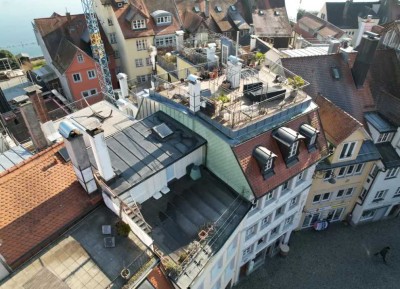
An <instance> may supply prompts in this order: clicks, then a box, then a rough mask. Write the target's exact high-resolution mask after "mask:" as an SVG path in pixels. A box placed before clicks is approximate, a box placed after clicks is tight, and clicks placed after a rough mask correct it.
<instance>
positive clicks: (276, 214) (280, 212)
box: [275, 205, 285, 220]
mask: <svg viewBox="0 0 400 289" xmlns="http://www.w3.org/2000/svg"><path fill="white" fill-rule="evenodd" d="M284 212H285V205H283V206H281V207H279V208H278V209H277V210H276V212H275V220H276V219H277V218H279V217H280V216H282V215H283V213H284Z"/></svg>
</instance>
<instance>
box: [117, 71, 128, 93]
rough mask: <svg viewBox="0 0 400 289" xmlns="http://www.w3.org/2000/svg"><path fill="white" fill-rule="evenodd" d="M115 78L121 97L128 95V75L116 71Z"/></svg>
mask: <svg viewBox="0 0 400 289" xmlns="http://www.w3.org/2000/svg"><path fill="white" fill-rule="evenodd" d="M117 78H118V81H119V87H120V88H121V94H122V97H123V98H125V97H128V95H129V88H128V75H126V74H125V73H118V74H117Z"/></svg>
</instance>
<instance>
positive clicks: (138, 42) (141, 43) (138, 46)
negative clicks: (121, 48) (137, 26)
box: [136, 39, 147, 51]
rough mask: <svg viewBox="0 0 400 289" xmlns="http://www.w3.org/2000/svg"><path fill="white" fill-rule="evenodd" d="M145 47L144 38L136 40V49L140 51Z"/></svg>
mask: <svg viewBox="0 0 400 289" xmlns="http://www.w3.org/2000/svg"><path fill="white" fill-rule="evenodd" d="M146 49H147V41H146V40H145V39H138V40H136V50H137V51H142V50H146Z"/></svg>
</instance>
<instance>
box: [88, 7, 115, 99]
mask: <svg viewBox="0 0 400 289" xmlns="http://www.w3.org/2000/svg"><path fill="white" fill-rule="evenodd" d="M81 2H82V7H83V13H84V14H85V18H86V23H87V27H88V30H89V36H90V43H91V48H92V53H93V58H94V59H95V60H97V61H96V70H97V75H102V77H99V78H98V79H99V82H100V88H101V92H102V93H103V95H104V96H105V97H106V98H107V99H108V100H109V101H111V102H112V103H114V102H115V97H114V90H113V87H112V82H111V74H110V70H109V68H108V61H107V55H106V50H105V49H104V44H103V41H102V40H101V35H100V29H99V24H98V22H97V16H96V13H95V12H94V8H93V0H81Z"/></svg>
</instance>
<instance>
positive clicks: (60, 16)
mask: <svg viewBox="0 0 400 289" xmlns="http://www.w3.org/2000/svg"><path fill="white" fill-rule="evenodd" d="M53 13H56V12H53ZM70 15H71V16H81V15H82V16H85V14H84V13H77V14H70ZM66 17H67V15H60V14H58V13H57V15H56V16H54V15H51V16H50V17H41V18H35V19H33V21H36V20H48V19H55V18H66Z"/></svg>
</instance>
